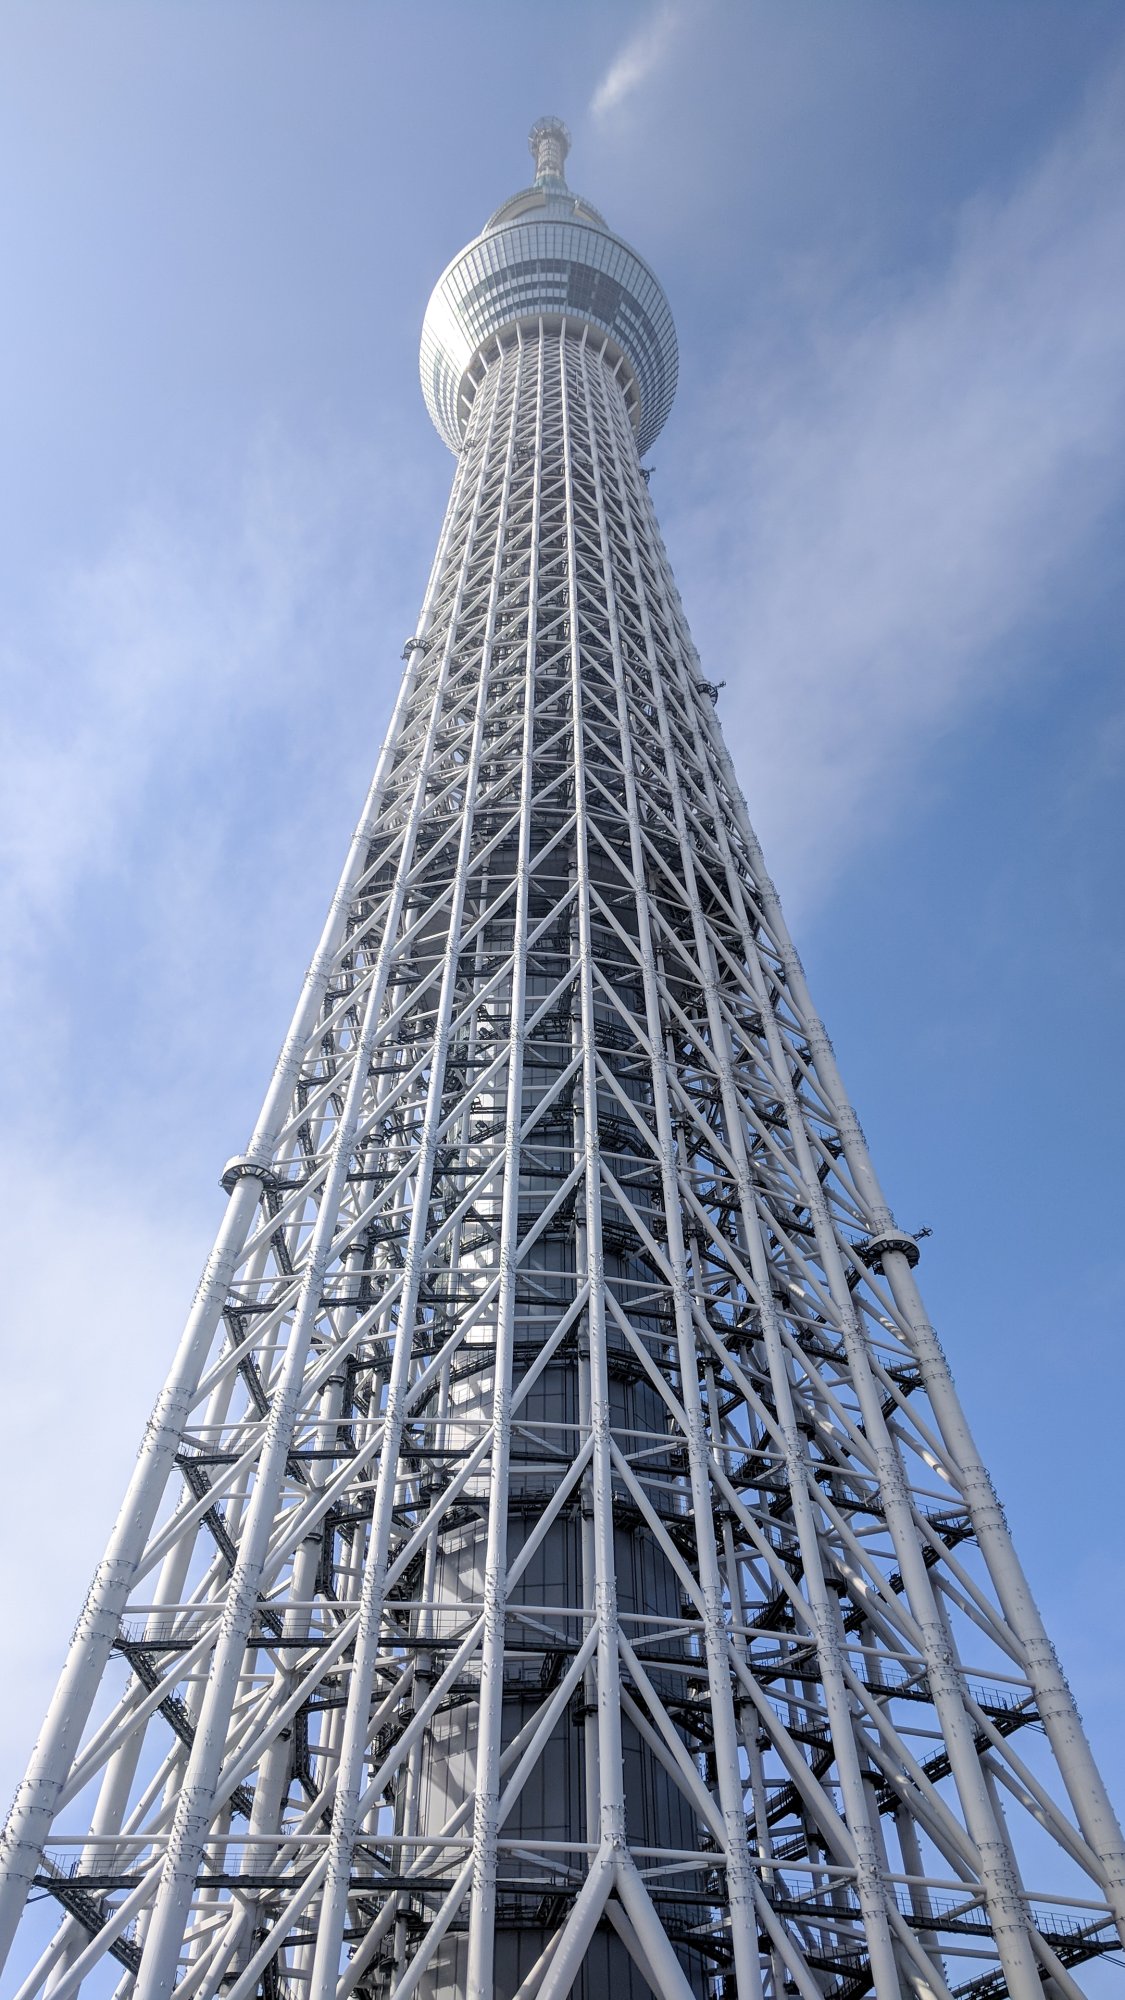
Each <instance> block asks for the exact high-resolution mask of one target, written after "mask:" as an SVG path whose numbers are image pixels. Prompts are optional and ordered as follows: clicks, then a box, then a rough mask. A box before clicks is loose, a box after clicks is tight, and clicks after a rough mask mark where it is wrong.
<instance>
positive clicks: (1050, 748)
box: [0, 0, 1125, 1990]
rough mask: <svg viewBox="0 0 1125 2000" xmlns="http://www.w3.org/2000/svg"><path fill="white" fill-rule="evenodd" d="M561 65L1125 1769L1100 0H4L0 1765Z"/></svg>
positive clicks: (854, 976) (157, 1372) (304, 854)
mask: <svg viewBox="0 0 1125 2000" xmlns="http://www.w3.org/2000/svg"><path fill="white" fill-rule="evenodd" d="M543 112H556V113H558V114H560V115H561V116H563V117H564V118H565V119H566V120H567V122H568V124H569V125H570V128H571V131H572V133H573V140H574V144H573V151H572V153H571V157H570V161H569V163H568V172H569V177H570V180H571V183H572V185H573V186H574V187H575V188H576V189H578V190H580V191H581V192H582V193H583V194H585V195H587V196H588V197H589V199H590V200H591V201H593V202H594V203H595V204H596V206H597V207H598V208H599V209H600V210H601V211H602V213H603V214H604V215H605V216H606V217H607V219H608V221H609V222H610V225H611V226H612V227H613V228H615V229H617V230H619V231H620V233H621V234H623V235H624V236H625V237H627V238H628V239H630V240H631V241H632V242H633V243H634V244H635V245H636V247H637V248H638V249H639V251H640V252H641V254H642V256H644V257H645V258H646V259H647V260H648V261H649V262H650V263H651V264H652V265H653V267H654V269H655V271H656V272H657V274H658V276H659V277H660V279H661V281H662V282H663V284H664V285H665V287H666V289H667V292H668V296H669V298H670V300H671V304H672V308H673V311H674V313H675V317H676V322H677V327H678V331H679V336H680V345H681V376H680V389H679V394H678V398H677V401H676V405H675V408H674V410H673V412H672V416H671V418H670V420H669V423H668V426H667V429H666V432H665V433H664V435H663V436H662V437H661V438H660V439H659V440H658V442H657V444H656V445H655V447H654V448H653V450H652V452H651V453H650V457H651V459H652V461H653V462H654V464H655V467H656V471H655V474H654V476H653V481H652V492H653V497H654V500H655V502H656V505H657V509H658V511H659V514H660V517H661V521H662V525H663V528H664V532H665V537H666V540H667V543H668V546H669V550H670V553H671V557H672V562H673V564H674V567H675V569H676V574H677V578H678V581H679V584H680V588H681V591H682V594H683V598H684V601H685V605H686V608H687V612H688V616H689V619H690V620H691V623H692V626H693V629H694V634H695V637H696V640H697V642H698V643H699V646H700V648H701V651H702V655H703V660H704V666H705V671H706V672H707V673H708V674H709V675H710V676H711V678H713V679H714V680H716V681H720V680H725V682H726V687H725V688H724V690H723V692H722V694H721V696H720V702H719V713H720V715H721V717H722V719H723V721H724V724H725V727H726V729H727V732H728V736H729V739H730V741H731V745H732V748H733V750H734V753H735V757H736V760H737V764H738V768H739V771H740V773H741V776H742V780H743V783H744V787H745V790H746V793H747V796H748V799H749V802H750V808H751V813H752V816H753V818H754V819H755V821H756V824H757V826H758V830H759V832H760V833H761V835H762V837H763V840H764V842H765V844H766V851H767V854H768V856H769V857H770V859H771V862H772V865H773V868H774V872H775V874H776V876H777V878H778V881H779V884H780V887H781V891H782V894H783V896H784V897H785V899H786V902H787V905H788V908H789V912H790V916H791V919H792V921H793V924H794V927H795V929H796V932H797V937H798V942H799V944H800V945H801V948H802V951H803V953H804V956H805V959H806V963H807V965H808V968H809V972H810V977H811V980H812V985H813V991H814V994H815V996H816V997H817V999H818V1002H819V1004H820V1006H821V1008H822V1011H823V1012H824V1014H825V1016H826V1018H827V1021H828V1025H829V1030H830V1032H831V1033H832V1035H833V1038H834V1040H835V1042H836V1046H837V1050H838V1053H839V1055H840V1059H841V1062H842V1066H843V1069H844V1074H845V1077H846V1079H847V1080H848V1082H849V1084H850V1086H851V1088H852V1090H853V1093H854V1096H855V1099H856V1102H857V1106H858V1109H859V1112H860V1115H861V1117H862V1119H863V1121H864V1125H865V1127H866V1130H867V1133H868V1136H869V1138H870V1140H871V1142H872V1145H873V1148H874V1151H875V1155H876V1159H877V1161H878V1164H879V1166H880V1169H881V1172H882V1174H883V1177H884V1179H885V1181H886V1183H887V1185H888V1187H889V1189H890V1193H891V1197H892V1199H893V1201H894V1202H895V1205H896V1210H897V1213H898V1217H899V1220H900V1222H901V1223H902V1224H903V1225H904V1226H905V1227H908V1228H911V1229H916V1228H918V1227H919V1225H921V1224H923V1223H925V1224H928V1225H930V1226H931V1227H932V1229H933V1232H934V1233H933V1236H932V1238H931V1239H930V1240H929V1241H927V1242H926V1243H925V1244H924V1246H923V1259H922V1266H921V1271H920V1276H921V1278H922V1280H923V1282H924V1287H925V1290H926V1292H927V1296H928V1298H929V1301H930V1303H931V1306H932V1309H933V1312H934V1316H935V1319H936V1321H937V1324H938V1328H939V1331H940V1332H941V1334H942V1337H943V1339H944V1341H945V1343H946V1346H947V1349H948V1352H949V1355H950V1358H951V1361H952V1365H953V1368H954V1371H955V1374H956V1376H957V1380H958V1384H959V1386H960V1388H961V1390H962V1392H963V1394H964V1397H965V1401H966V1403H967V1405H968V1408H969V1412H970V1415H971V1417H972V1418H973V1420H974V1422H975V1424H976V1427H977V1430H978V1433H979V1436H980V1439H981V1442H982V1446H983V1448H984V1451H985V1455H986V1457H987V1459H988V1461H989V1463H990V1465H991V1466H992V1468H993V1471H994V1474H995V1477H996V1481H997V1485H998V1487H999V1489H1000V1493H1001V1496H1002V1498H1003V1500H1004V1502H1005V1504H1006V1506H1007V1509H1008V1512H1009V1515H1010V1518H1011V1520H1012V1523H1013V1526H1014V1529H1015V1531H1016V1536H1017V1540H1018V1542H1019V1544H1020V1546H1021V1549H1022V1551H1023V1554H1024V1556H1025V1558H1026V1561H1027V1565H1028V1568H1029V1570H1030V1573H1031V1577H1032V1581H1033V1584H1034V1586H1035V1588H1036V1590H1037V1592H1038V1594H1039V1597H1040V1600H1041V1602H1042V1604H1043V1607H1044V1610H1045V1612H1046V1615H1047V1618H1048V1622H1049V1624H1050V1626H1051V1629H1052V1631H1053V1633H1054V1635H1055V1637H1056V1639H1057V1642H1058V1645H1059V1648H1060V1651H1061V1653H1062V1656H1063V1663H1064V1666H1065V1667H1066V1669H1067V1671H1068V1673H1069V1675H1070V1678H1071V1680H1072V1683H1073V1685H1074V1688H1075V1690H1076V1693H1077V1696H1078V1700H1079V1703H1080V1706H1081V1708H1082V1710H1083V1713H1084V1715H1085V1717H1086V1720H1087V1723H1088V1726H1089V1728H1090V1731H1091V1734H1092V1736H1093V1738H1094V1741H1095V1745H1096V1746H1097V1747H1098V1748H1099V1749H1100V1751H1101V1754H1102V1757H1103V1762H1104V1765H1105V1768H1106V1772H1107V1776H1108V1778H1109V1780H1110V1783H1111V1786H1112V1787H1113V1788H1114V1789H1115V1792H1116V1797H1117V1800H1118V1804H1119V1806H1121V1807H1125V1725H1123V1724H1122V1720H1121V1714H1122V1707H1121V1659H1122V1656H1123V1655H1125V1612H1123V1608H1122V1607H1123V1584H1125V1556H1123V1553H1122V1541H1121V1527H1120V1523H1121V1514H1122V1497H1123V1484H1125V1471H1123V1452H1122V1419H1123V1412H1125V1381H1123V1373H1125V1336H1123V1327H1122V1319H1123V1306H1125V1254H1123V1251H1122V1243H1121V1214H1122V1209H1123V1206H1125V1185H1123V1181H1125V1175H1123V1170H1122V1158H1123V1155H1125V1140H1123V1134H1125V1088H1123V1082H1122V1067H1123V1066H1122V1059H1121V1034H1122V1030H1121V1023H1122V1008H1123V1002H1125V909H1123V898H1122V888H1121V882H1122V864H1123V855H1125V841H1123V828H1122V821H1123V817H1125V815H1123V811H1122V779H1123V776H1125V693H1123V688H1122V676H1121V651H1122V641H1121V634H1122V630H1123V624H1125V620H1123V613H1125V558H1123V553H1122V551H1123V547H1125V542H1123V534H1122V530H1123V525H1125V521H1123V516H1125V470H1123V468H1125V10H1123V9H1122V7H1121V5H1120V4H1119V0H1106V4H1098V0H1007V4H1006V0H987V4H984V5H982V4H981V0H741V4H737V3H736V0H694V4H686V0H685V4H681V5H675V4H673V5H665V6H661V5H656V6H653V5H651V4H648V0H641V3H640V4H633V0H629V4H625V0H620V4H613V0H608V4H607V0H599V4H597V5H588V6H587V5H583V4H577V3H576V0H565V4H564V0H554V4H552V5H550V6H546V5H535V4H532V0H522V3H521V4H516V0H507V4H504V0H473V4H471V5H468V4H465V5H456V6H454V5H449V4H438V0H415V4H413V5H409V6H408V5H405V4H403V5H394V4H376V0H319V3H318V4H314V0H301V4H297V3H296V0H292V3H291V0H269V3H268V4H259V5H255V4H249V0H223V4H221V5H218V4H214V5H212V4H206V0H192V4H190V5H188V4H186V0H183V4H181V3H180V0H150V4H142V0H135V4H125V3H124V0H97V4H96V5H92V4H89V0H82V3H81V4H78V3H77V0H76V3H75V4H72V5H62V4H53V0H6V4H4V6H3V8H2V11H0V269H2V272H3V288H2V303H0V321H2V327H3V342H2V351H3V357H4V360H3V371H2V373H0V430H2V435H3V477H2V484H0V605H2V622H0V649H2V650H0V670H2V674H3V681H4V687H5V695H6V699H5V702H4V725H3V726H4V728H5V731H6V737H7V740H6V746H5V749H4V753H3V761H2V764H0V771H2V774H3V778H2V793H3V796H2V797H0V837H2V839H3V843H4V848H5V857H4V862H3V880H2V884H0V924H2V932H0V935H2V938H3V968H2V973H3V979H2V987H0V1008H2V1011H3V1021H2V1030H0V1036H2V1039H0V1046H2V1047H3V1049H4V1053H5V1057H6V1062H5V1064H4V1077H3V1090H4V1104H3V1111H2V1115H3V1135H4V1145H3V1149H2V1154H0V1158H2V1160H3V1166H4V1170H5V1175H6V1180H7V1186H6V1189H5V1194H4V1201H3V1207H2V1215H3V1225H4V1231H5V1245H4V1257H3V1265H2V1268H3V1273H4V1281H5V1292H6V1301H5V1304H4V1308H3V1312H4V1321H5V1325H6V1332H5V1335H4V1360H3V1371H4V1372H3V1384H4V1407H5V1420H4V1440H5V1443H4V1451H3V1454H2V1455H0V1496H2V1498H3V1503H4V1512H3V1517H2V1518H3V1520H4V1523H5V1535H4V1541H5V1547H4V1551H3V1577H2V1584H3V1590H4V1594H5V1595H4V1601H5V1606H6V1615H5V1636H4V1662H5V1672H4V1679H5V1683H6V1694H5V1702H4V1706H3V1709H2V1710H0V1792H2V1793H3V1794H4V1800H3V1801H2V1802H0V1811H2V1810H3V1804H5V1803H6V1800H7V1797H8V1795H9V1793H10V1791H11V1789H12V1787H13V1785H14V1783H15V1780H16V1777H17V1775H18V1770H19V1767H20V1766H22V1763H23V1760H24V1758H25V1755H26V1753H27V1750H28V1747H29V1744H30V1740H31V1738H32V1736H33V1735H34V1732H35V1729H36V1727H37V1725H38V1722H39V1719H40V1715H41V1712H42V1709H43V1707H44V1705H45V1703H46V1700H47V1698H48V1695H49V1693H50V1689H51V1686H52V1684H53V1681H54V1677H55V1673H56V1671H57V1668H58V1665H59V1661H60V1657H61V1652H62V1649H63V1646H64V1644H65V1640H66V1638H67V1636H68V1634H69V1631H70V1628H71V1625H72V1623H73V1619H74V1616H75V1613H76V1611H77V1608H78V1605H79V1602H80V1600H81V1597H82V1594H83V1592H84V1590H85V1587H86V1583H87V1580H88V1577H89V1574H90V1572H91V1570H92V1568H93V1565H94V1562H95V1560H96V1558H97V1556H98V1555H99V1553H100V1551H101V1547H102V1544H103V1541H104V1538H105V1535H106V1533H107V1531H108V1528H109V1524H110V1521H111V1518H112V1515H113V1512H114V1510H115V1507H116V1504H117V1501H118V1499H119V1497H120V1494H121V1491H122V1489H123V1487H124V1484H125V1480H126V1477H127V1475H128V1472H129V1469H130V1467H131V1465H132V1462H133V1457H134V1452H135V1448H136V1444H137V1441H138V1439H139V1436H140V1432H141V1427H142V1425H143V1422H144V1419H145V1417H146V1415H147V1413H148V1409H149V1406H150V1404H151V1402H152V1398H153V1396H154V1394H155V1392H156V1389H157V1387H158V1384H159V1382H160V1380H161V1379H162V1376H163V1373H164V1370H165V1366H166V1364H167V1362H168V1360H169V1358H170V1355H171V1352H172V1348H173V1345H174V1342H175V1340H176V1338H177V1335H178V1331H179V1326H180V1322H181V1320H182V1318H183V1314H184V1312H185V1310H186V1307H187V1305H188V1303H189V1300H190V1297H191V1293H192V1291H193V1289H194V1285H195V1282H196V1278H197V1275H198V1271H199V1268H200V1266H201V1264H202V1261H203V1258H204V1256H205V1254H206V1251H207V1249H208V1247H209V1243H210V1239H211V1236H212V1233H213V1231H214V1229H215V1227H216V1225H217V1223H218V1220H219V1218H220V1215H221V1212H222V1207H223V1203H224V1199H225V1197H224V1196H223V1194H222V1193H221V1191H220V1189H219V1186H218V1178H219V1174H220V1172H221V1169H222V1166H223V1163H224V1161H225V1160H226V1159H227V1158H228V1157H229V1156H230V1155H231V1154H232V1153H235V1152H239V1151H241V1150H242V1149H243V1147H244V1146H245V1143H246V1140H247V1137H248V1134H249V1130H250V1127H251V1125H252V1123H253V1119H254V1116H255V1113H256V1110H257V1107H258V1103H259V1099H260V1096H261V1094H262V1092H263V1090H264V1087H265V1084H266V1081H267V1078H268V1075H269V1072H270V1069H271V1067H272V1063H273V1059H274V1056H275V1053H276V1050H277V1046H278V1043H279V1041H280V1039H281V1035H282V1033H283V1031H284V1028H285V1025H286V1023H287V1020H288V1015H289V1011H290V1008H291V1005H292V1003H293V1001H294V999H295V997H296V992H297V987H298V984H299V980H300V976H301V973H302V971H303V968H304V964H305V961H306V959H307V956H308V954H309V952H310V950H311V947H312V945H313V943H314V941H315V939H316V936H317V934H318V932H319V929H320V924H321V918H322V913H323V910H324V906H325V904H326V902H327V899H328V896H329V893H330V891H331V888H332V886H333V884H334V882H335V878H336V875H337V872H338V869H339V866H340V863H341V861H342V858H343V854H344V850H345V847H346V844H347V841H348V838H349V835H350V832H351V828H352V824H353V821H354V818H355V816H356V814H357V812H358V809H359V805H360V802H361V799H362V795H363V792H364V790H365V787H366V783H367V780H368V778H369V775H370V772H371V769H372V768H373V765H374V761H375V757H376V754H377V750H378V746H379V742H380V738H381V735H382V732H383V729H384V726H385V724H386V721H387V719H388V716H389V713H390V706H391V701H392V698H393V694H394V691H395V688H396V685H397V681H398V676H399V673H400V671H401V661H400V653H401V649H402V643H403V639H404V637H405V636H406V634H407V633H409V632H412V631H413V629H414V623H415V618H416V615H417V610H418V605H419V602H420V599H421V596H422V592H423V588H424V585H425V581H426V573H427V569H428V565H429V561H430V557H431V555H432V552H433V547H434V543H435V541H436V537H437V532H438V527H439V524H440V520H441V515H442V510H443V507H444V504H445V499H446V496H447V493H448V487H449V481H450V477H451V473H452V469H453V461H452V459H451V458H450V456H449V454H448V452H447V451H446V450H445V448H444V446H443V445H442V444H441V443H440V442H439V440H438V438H437V436H436V434H435V433H434V432H433V430H432V429H431V427H430V424H429V420H428V418H427V416H426V412H425V409H424V406H423V403H422V398H421V394H420V392H419V389H418V379H417V346H418V333H419V328H420V325H421V320H422V314H423V310H424V307H425V303H426V299H427V296H428V294H429V291H430V288H431V286H432V284H433V282H434V280H435V279H436V278H437V276H438V274H439V272H440V271H441V269H442V267H443V265H444V264H445V263H446V261H447V260H448V259H449V258H450V257H451V256H452V255H453V253H454V252H455V251H456V250H457V249H458V248H459V247H460V246H461V244H463V243H464V242H465V241H467V240H468V238H469V237H471V236H472V235H474V234H475V233H476V231H477V230H478V229H479V228H480V227H481V226H482V224H483V223H484V221H485V219H486V217H487V216H488V215H489V213H490V212H491V211H492V210H493V209H494V208H495V207H496V206H497V205H498V204H499V203H500V202H501V201H502V200H503V199H504V198H505V197H506V196H507V195H509V194H511V193H513V192H514V191H515V190H516V189H517V188H518V187H520V186H521V185H524V184H526V182H527V180H528V179H529V178H530V171H531V169H530V162H529V159H528V156H527V152H526V149H525V148H526V132H527V128H528V126H529V125H530V123H531V121H532V120H533V118H535V117H536V116H538V115H539V114H541V113H543ZM1033 1886H1035V1887H1039V1886H1040V1885H1038V1884H1036V1885H1033ZM1043 1886H1046V1885H1043ZM1105 1976H1106V1977H1110V1976H1113V1975H1109V1974H1107V1975H1105ZM1091 1984H1093V1981H1091ZM1114 1990H1116V1989H1114Z"/></svg>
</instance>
